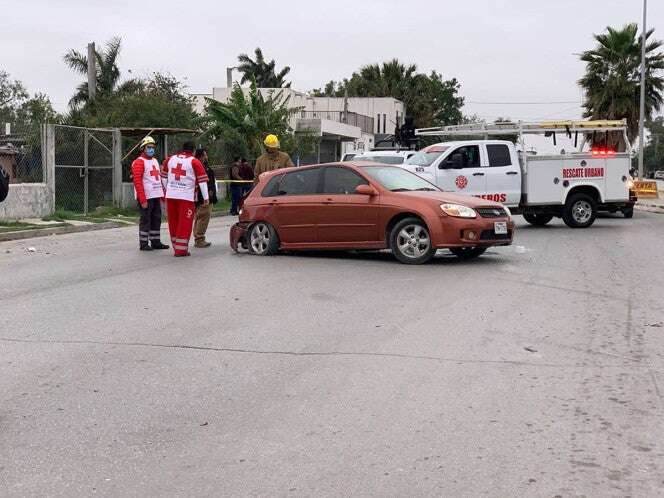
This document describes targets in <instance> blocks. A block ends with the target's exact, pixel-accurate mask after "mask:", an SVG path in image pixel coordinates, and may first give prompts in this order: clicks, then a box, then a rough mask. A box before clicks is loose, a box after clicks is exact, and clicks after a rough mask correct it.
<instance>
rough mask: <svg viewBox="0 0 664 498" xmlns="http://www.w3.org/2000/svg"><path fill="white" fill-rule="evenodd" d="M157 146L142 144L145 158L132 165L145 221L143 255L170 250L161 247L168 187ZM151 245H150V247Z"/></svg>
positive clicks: (140, 227) (147, 141)
mask: <svg viewBox="0 0 664 498" xmlns="http://www.w3.org/2000/svg"><path fill="white" fill-rule="evenodd" d="M154 153H155V142H154V139H153V138H152V137H145V138H144V139H143V141H142V142H141V155H140V156H138V157H137V158H136V159H135V160H134V162H133V163H132V164H131V176H132V179H133V181H134V191H135V194H136V201H137V202H138V209H139V212H140V213H141V220H140V222H139V225H138V242H139V248H140V250H141V251H152V250H153V249H168V246H167V245H165V244H162V243H161V238H160V232H161V201H162V199H163V198H164V187H163V185H162V183H161V176H160V173H159V162H158V161H157V160H156V159H155V158H154ZM148 242H149V244H148Z"/></svg>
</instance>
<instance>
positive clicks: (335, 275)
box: [0, 212, 664, 497]
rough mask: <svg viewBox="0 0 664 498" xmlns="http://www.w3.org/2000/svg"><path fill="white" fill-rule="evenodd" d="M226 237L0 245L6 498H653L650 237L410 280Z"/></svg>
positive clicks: (659, 347)
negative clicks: (239, 244) (171, 250)
mask: <svg viewBox="0 0 664 498" xmlns="http://www.w3.org/2000/svg"><path fill="white" fill-rule="evenodd" d="M228 226H229V221H227V220H223V219H222V220H219V219H218V220H214V221H213V225H212V228H211V240H212V241H213V242H214V244H215V245H214V246H213V247H212V248H210V249H209V250H205V251H201V250H195V251H194V256H193V257H191V258H187V259H179V260H178V259H174V258H172V257H171V256H170V255H169V254H166V253H159V254H146V253H139V252H137V251H136V245H137V244H136V241H135V233H134V232H135V230H134V229H131V228H130V229H118V230H109V231H104V232H96V233H85V234H75V235H66V236H58V237H51V238H44V239H34V240H31V241H21V242H11V243H3V244H0V274H1V275H2V285H1V286H0V336H1V337H2V338H1V339H0V400H1V403H0V494H1V495H3V496H66V497H72V496H90V495H93V494H96V495H99V496H109V497H118V496H141V497H143V496H222V495H225V496H245V495H262V496H286V495H293V496H304V495H308V496H328V495H329V496H331V495H337V496H338V495H351V494H352V495H363V496H367V495H382V496H420V495H438V496H548V497H554V496H581V495H587V496H625V495H629V496H662V495H663V494H664V438H663V437H662V435H663V434H664V404H663V403H664V402H663V400H662V394H663V393H664V327H662V322H663V321H664V300H663V299H662V295H663V290H664V265H662V248H663V247H664V236H663V234H664V215H655V214H650V213H641V212H639V213H636V214H635V217H634V219H633V220H624V219H622V218H620V217H614V218H605V219H602V220H599V221H598V222H597V223H596V225H595V226H594V227H593V228H591V229H589V230H570V229H568V228H566V227H564V226H563V225H562V224H561V223H560V222H557V223H554V224H553V225H552V226H551V227H548V228H544V229H536V228H531V227H529V226H527V225H524V224H523V223H522V222H521V221H520V219H519V229H520V230H519V232H518V236H517V239H516V242H515V245H514V246H512V247H510V248H500V249H496V250H492V251H491V252H490V253H488V254H487V255H486V256H485V257H483V258H481V259H480V260H478V261H475V262H459V261H456V260H455V259H454V258H452V257H445V256H441V257H439V258H438V259H437V260H436V261H435V262H434V263H433V264H430V265H427V266H422V267H417V268H413V267H408V266H402V265H399V264H397V263H395V262H394V261H393V260H392V259H391V258H390V257H389V256H388V255H383V254H377V255H376V254H374V255H371V254H369V255H367V254H363V255H338V254H335V255H325V256H322V255H305V256H277V257H273V258H257V257H252V256H248V255H240V256H237V255H234V254H231V252H230V251H229V248H228V245H227V233H228ZM27 246H34V247H35V248H36V252H34V253H33V252H28V251H27V250H26V247H27Z"/></svg>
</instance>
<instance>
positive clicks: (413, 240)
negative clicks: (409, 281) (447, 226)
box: [390, 218, 436, 265]
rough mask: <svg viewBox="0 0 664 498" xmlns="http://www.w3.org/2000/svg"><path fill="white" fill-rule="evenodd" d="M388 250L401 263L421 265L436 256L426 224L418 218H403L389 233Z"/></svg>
mask: <svg viewBox="0 0 664 498" xmlns="http://www.w3.org/2000/svg"><path fill="white" fill-rule="evenodd" d="M390 249H392V253H393V254H394V257H395V258H397V259H398V260H399V261H400V262H401V263H405V264H408V265H421V264H423V263H426V262H427V261H430V260H431V258H433V257H434V256H435V254H436V248H435V247H434V245H433V242H432V241H431V235H430V234H429V229H428V228H427V226H426V224H425V223H424V222H423V221H422V220H420V219H418V218H405V219H403V220H401V221H400V222H399V223H397V224H396V225H395V226H394V228H392V231H391V232H390Z"/></svg>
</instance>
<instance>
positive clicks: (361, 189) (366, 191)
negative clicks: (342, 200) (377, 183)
mask: <svg viewBox="0 0 664 498" xmlns="http://www.w3.org/2000/svg"><path fill="white" fill-rule="evenodd" d="M355 193H356V194H360V195H370V196H374V195H378V191H377V190H376V189H375V188H373V187H372V186H371V185H358V186H357V187H355Z"/></svg>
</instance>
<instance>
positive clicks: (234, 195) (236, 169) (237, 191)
mask: <svg viewBox="0 0 664 498" xmlns="http://www.w3.org/2000/svg"><path fill="white" fill-rule="evenodd" d="M241 164H242V163H241V162H240V158H239V157H236V158H234V159H233V165H232V166H231V175H230V177H231V178H230V179H231V184H230V185H231V211H230V214H231V215H234V216H235V215H237V214H238V206H239V204H240V198H241V197H242V186H243V184H242V183H234V182H237V181H240V180H242V177H241V176H240V167H241Z"/></svg>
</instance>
